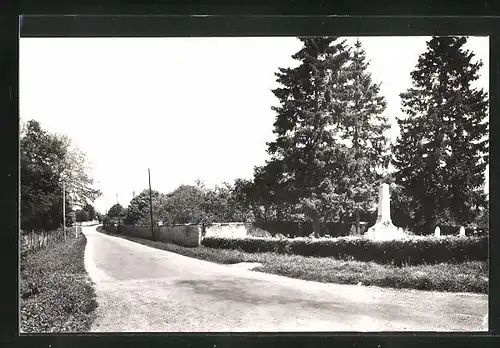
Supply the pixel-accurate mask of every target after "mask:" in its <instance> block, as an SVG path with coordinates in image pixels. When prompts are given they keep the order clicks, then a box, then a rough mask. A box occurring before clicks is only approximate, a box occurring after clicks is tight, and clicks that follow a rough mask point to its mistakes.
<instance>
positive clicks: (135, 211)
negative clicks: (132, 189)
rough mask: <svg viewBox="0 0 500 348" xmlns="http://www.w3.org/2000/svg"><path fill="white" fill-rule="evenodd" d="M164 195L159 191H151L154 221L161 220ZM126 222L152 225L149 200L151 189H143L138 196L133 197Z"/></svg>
mask: <svg viewBox="0 0 500 348" xmlns="http://www.w3.org/2000/svg"><path fill="white" fill-rule="evenodd" d="M162 199H163V195H161V194H160V193H159V192H158V191H155V190H152V191H151V201H152V208H153V209H152V210H153V221H154V222H156V221H158V220H160V219H161V218H160V216H159V215H160V210H161V208H160V206H161V203H162V202H161V200H162ZM162 220H163V219H162ZM125 224H130V225H145V226H146V225H151V211H150V200H149V189H147V190H143V191H142V192H141V193H139V194H138V195H137V196H135V197H134V198H132V200H131V201H130V204H129V206H128V208H127V214H126V217H125Z"/></svg>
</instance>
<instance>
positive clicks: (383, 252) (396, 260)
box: [202, 236, 488, 266]
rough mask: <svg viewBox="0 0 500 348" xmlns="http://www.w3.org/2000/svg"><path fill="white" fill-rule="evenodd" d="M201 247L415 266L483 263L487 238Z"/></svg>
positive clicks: (254, 241) (210, 243) (245, 242)
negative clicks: (446, 263)
mask: <svg viewBox="0 0 500 348" xmlns="http://www.w3.org/2000/svg"><path fill="white" fill-rule="evenodd" d="M202 244H203V245H204V246H207V247H211V248H218V249H237V250H241V251H245V252H250V253H255V252H276V253H280V254H294V255H302V256H314V257H334V258H336V259H339V260H358V261H365V262H367V261H373V262H377V263H381V264H394V265H397V266H401V265H405V264H406V265H417V264H435V263H442V262H451V263H458V262H464V261H486V260H487V258H488V238H487V237H465V238H464V237H456V236H447V237H438V238H434V237H411V238H407V239H401V240H391V241H372V240H369V239H366V238H359V237H357V238H356V237H342V238H319V239H312V238H295V239H289V238H280V239H276V238H238V239H236V238H219V237H207V238H204V239H203V242H202Z"/></svg>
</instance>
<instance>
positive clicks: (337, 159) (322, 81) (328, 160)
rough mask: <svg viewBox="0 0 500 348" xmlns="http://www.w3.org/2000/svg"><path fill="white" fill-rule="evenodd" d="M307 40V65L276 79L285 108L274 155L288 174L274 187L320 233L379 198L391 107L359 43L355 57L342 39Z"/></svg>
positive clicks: (280, 110) (302, 56)
mask: <svg viewBox="0 0 500 348" xmlns="http://www.w3.org/2000/svg"><path fill="white" fill-rule="evenodd" d="M300 40H301V41H302V42H303V44H304V46H303V48H302V49H301V50H300V51H299V52H298V53H296V54H295V55H294V56H293V58H294V59H296V60H299V61H300V63H301V64H300V65H299V66H298V67H296V68H293V69H291V68H289V69H280V72H279V73H277V74H276V75H277V77H278V79H277V81H278V82H279V83H280V84H281V85H282V86H283V87H281V88H277V89H275V90H274V91H273V92H274V94H275V95H276V97H277V98H278V99H279V101H280V104H281V105H280V106H279V107H275V108H274V111H276V113H277V116H276V121H275V123H274V127H275V128H274V133H275V134H276V136H277V138H276V140H275V141H274V142H270V143H268V147H269V148H268V152H269V154H271V156H272V160H271V161H270V163H277V162H278V163H280V164H281V166H282V168H281V169H282V170H281V171H277V172H279V173H280V174H281V175H280V176H279V177H276V181H275V185H274V186H275V187H276V188H277V190H276V193H280V192H281V197H280V200H281V201H282V202H284V203H285V205H287V206H288V207H292V210H293V208H294V207H298V208H299V209H300V211H302V212H303V213H304V214H305V215H306V216H307V217H308V218H309V219H310V220H312V221H313V222H314V228H313V229H314V231H315V233H318V232H319V223H320V220H330V221H335V220H339V219H340V220H341V219H345V218H346V217H350V216H351V215H352V214H353V212H354V208H355V205H356V203H355V202H354V198H355V196H360V195H366V194H367V193H369V194H368V196H373V183H374V180H375V176H376V172H375V171H374V168H376V167H377V166H378V167H379V166H380V165H381V160H380V155H381V154H382V152H383V149H384V148H385V147H386V145H385V144H386V138H385V137H384V136H383V132H384V130H385V129H386V128H387V125H386V120H385V119H384V118H383V117H382V116H381V113H382V112H383V110H384V108H385V103H384V100H383V98H382V97H379V96H378V92H379V87H378V85H375V84H373V83H372V81H371V77H370V75H369V74H368V73H367V72H366V68H367V64H366V62H365V59H366V58H365V53H364V52H363V50H362V49H361V44H360V43H359V42H358V43H357V44H356V47H355V50H354V52H353V54H352V56H351V53H350V51H349V49H348V48H347V47H346V45H345V42H337V40H338V38H322V37H319V38H301V39H300ZM349 63H350V64H349ZM353 148H355V151H352V150H353ZM264 168H265V167H264ZM353 175H354V176H353ZM283 192H284V193H283ZM276 196H277V195H275V197H276ZM289 213H290V212H289Z"/></svg>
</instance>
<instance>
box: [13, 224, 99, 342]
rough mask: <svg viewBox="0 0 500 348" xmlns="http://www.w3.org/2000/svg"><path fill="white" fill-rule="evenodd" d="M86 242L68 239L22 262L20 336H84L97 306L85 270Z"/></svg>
mask: <svg viewBox="0 0 500 348" xmlns="http://www.w3.org/2000/svg"><path fill="white" fill-rule="evenodd" d="M85 244H86V239H85V237H84V236H83V235H82V234H80V236H79V238H78V239H68V240H67V242H62V241H61V242H60V243H58V244H55V245H53V246H50V247H49V248H47V249H42V250H39V251H36V252H34V253H29V254H28V255H26V256H25V257H24V258H23V259H22V260H21V267H22V271H21V281H20V295H21V299H20V329H21V332H23V333H53V332H86V331H88V330H89V329H90V325H91V324H92V322H93V320H94V318H95V312H94V310H95V308H96V307H97V302H96V300H95V293H94V290H93V289H92V285H91V283H90V282H89V281H88V277H87V274H86V271H85V267H84V262H83V261H84V260H83V259H84V251H85Z"/></svg>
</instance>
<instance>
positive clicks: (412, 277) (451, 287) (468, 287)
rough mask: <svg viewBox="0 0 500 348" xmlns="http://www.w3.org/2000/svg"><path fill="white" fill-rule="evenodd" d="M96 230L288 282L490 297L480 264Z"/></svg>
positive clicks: (485, 270)
mask: <svg viewBox="0 0 500 348" xmlns="http://www.w3.org/2000/svg"><path fill="white" fill-rule="evenodd" d="M98 231H100V232H102V233H105V234H109V235H112V236H116V237H120V238H124V239H127V240H130V241H133V242H136V243H140V244H143V245H146V246H149V247H153V248H156V249H162V250H166V251H170V252H174V253H177V254H181V255H184V256H189V257H192V258H196V259H200V260H206V261H211V262H216V263H220V264H234V263H240V262H258V263H260V264H261V265H262V266H259V267H257V268H254V270H255V271H260V272H265V273H272V274H277V275H282V276H286V277H290V278H298V279H304V280H312V281H318V282H324V283H338V284H359V283H361V284H362V285H374V286H380V287H390V288H398V289H401V288H405V289H417V290H428V291H447V292H472V293H482V294H487V293H488V264H487V262H482V261H468V262H462V263H456V264H451V263H440V264H433V265H425V264H424V265H415V266H402V267H396V266H392V265H381V264H377V263H375V262H362V261H344V260H337V259H334V258H331V257H311V256H300V255H286V254H277V253H273V252H263V253H247V252H243V251H241V250H232V249H213V248H208V247H205V246H199V247H196V248H188V247H183V246H179V245H175V244H169V243H164V242H158V241H151V240H148V239H142V238H136V237H130V236H123V235H116V234H112V233H108V232H106V231H104V230H103V229H102V228H99V229H98Z"/></svg>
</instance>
